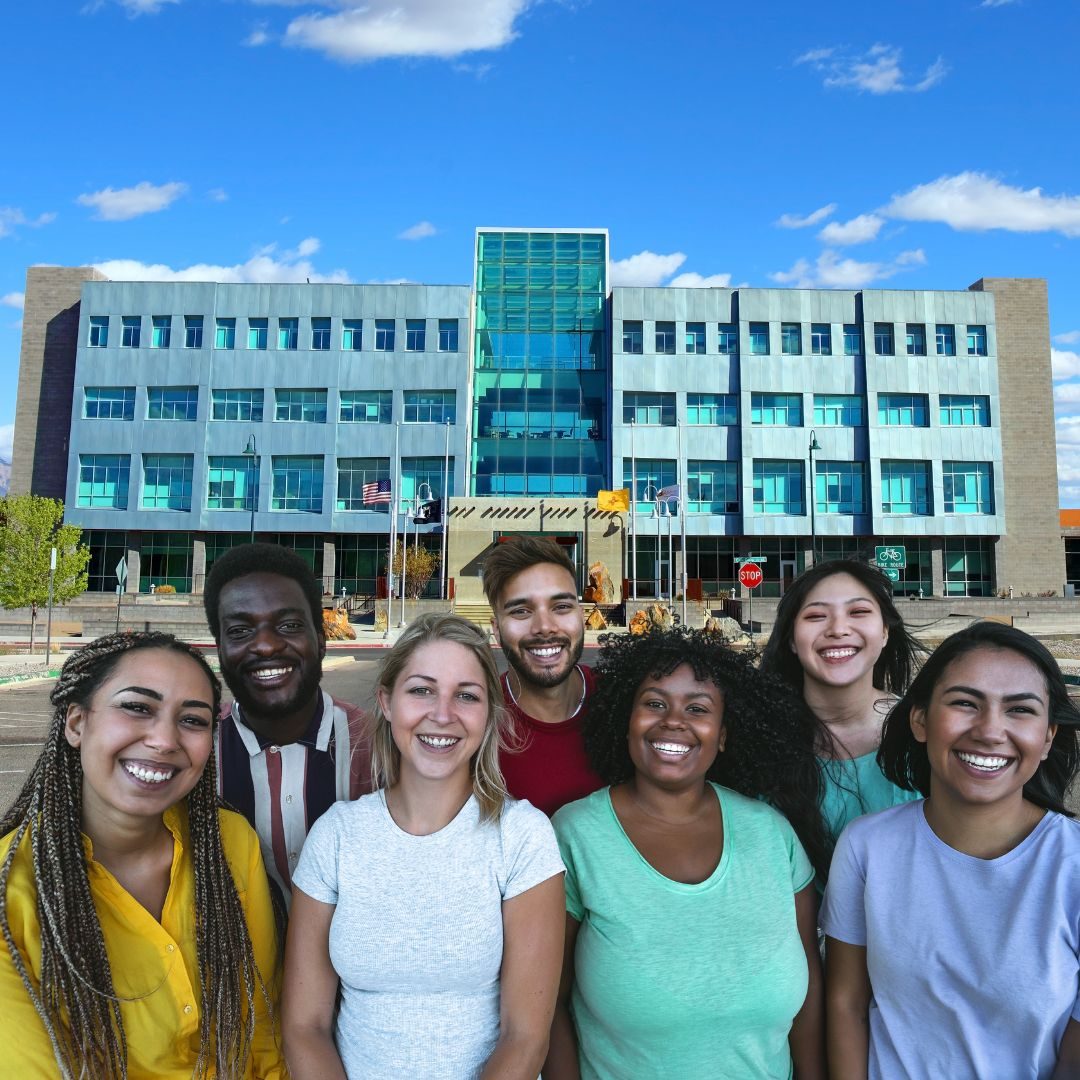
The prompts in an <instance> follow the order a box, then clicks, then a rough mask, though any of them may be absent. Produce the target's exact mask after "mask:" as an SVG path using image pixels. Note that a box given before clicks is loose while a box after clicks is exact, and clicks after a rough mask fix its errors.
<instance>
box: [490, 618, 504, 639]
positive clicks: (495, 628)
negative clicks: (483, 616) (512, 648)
mask: <svg viewBox="0 0 1080 1080" xmlns="http://www.w3.org/2000/svg"><path fill="white" fill-rule="evenodd" d="M491 633H492V634H493V635H494V637H495V642H496V644H498V645H501V644H502V634H500V633H499V620H498V619H496V618H495V616H494V615H492V616H491Z"/></svg>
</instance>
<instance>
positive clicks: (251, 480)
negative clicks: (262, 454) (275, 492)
mask: <svg viewBox="0 0 1080 1080" xmlns="http://www.w3.org/2000/svg"><path fill="white" fill-rule="evenodd" d="M243 456H244V457H246V458H250V461H249V463H248V469H247V483H248V506H249V507H250V508H251V530H250V532H251V543H253V544H254V543H255V503H256V495H255V484H256V482H257V479H258V475H259V473H258V469H259V458H258V456H257V454H256V451H255V436H254V435H253V434H252V435H249V436H248V441H247V446H245V447H244V453H243Z"/></svg>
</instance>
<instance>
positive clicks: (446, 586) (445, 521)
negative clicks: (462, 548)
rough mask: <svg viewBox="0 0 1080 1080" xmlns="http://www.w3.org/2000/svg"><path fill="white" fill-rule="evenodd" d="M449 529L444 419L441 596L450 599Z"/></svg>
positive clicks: (447, 429)
mask: <svg viewBox="0 0 1080 1080" xmlns="http://www.w3.org/2000/svg"><path fill="white" fill-rule="evenodd" d="M449 530H450V421H449V420H447V421H446V449H445V451H444V453H443V485H442V579H443V580H442V585H443V587H442V598H443V599H444V600H449V599H450V575H449V572H448V570H447V568H446V535H447V533H448V532H449Z"/></svg>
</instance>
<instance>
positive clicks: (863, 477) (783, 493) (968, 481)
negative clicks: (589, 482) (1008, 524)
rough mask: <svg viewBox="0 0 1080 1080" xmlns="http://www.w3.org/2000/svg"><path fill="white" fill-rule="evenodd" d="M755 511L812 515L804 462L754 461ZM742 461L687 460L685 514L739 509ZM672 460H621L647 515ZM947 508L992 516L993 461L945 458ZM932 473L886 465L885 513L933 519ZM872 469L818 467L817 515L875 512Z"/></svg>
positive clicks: (853, 464) (837, 464)
mask: <svg viewBox="0 0 1080 1080" xmlns="http://www.w3.org/2000/svg"><path fill="white" fill-rule="evenodd" d="M752 468H753V512H754V513H755V514H793V515H799V516H801V515H803V514H805V513H806V508H805V500H806V491H805V485H806V472H805V469H806V463H805V462H803V461H791V460H776V459H769V458H755V459H754V461H753V463H752ZM738 470H739V463H738V462H735V461H688V462H687V470H686V498H687V509H688V510H689V511H690V512H691V513H695V512H702V513H714V514H724V513H727V514H732V513H738V512H739V497H740V485H739V471H738ZM675 473H676V462H675V460H674V459H671V458H667V459H665V458H651V459H646V458H638V459H637V460H636V461H634V462H628V461H625V460H624V462H623V486H624V487H627V488H630V489H631V490H632V491H635V495H636V504H637V505H636V509H637V511H638V512H639V513H647V512H649V511H650V510H651V509H652V507H653V503H654V501H655V500H656V499H657V498H658V497H659V495H658V493H659V492H660V491H661V490H662V489H663V488H665V487H668V486H669V485H674V484H675V483H676V482H677V481H676V475H675ZM941 475H942V492H941V495H942V510H943V512H944V513H946V514H992V513H993V512H994V482H993V477H994V473H993V464H992V463H991V462H988V461H943V462H942V463H941ZM932 476H933V472H932V468H931V463H930V462H929V461H908V460H883V461H882V462H881V506H880V512H881V513H883V514H912V515H918V516H929V515H931V514H933V513H934V509H933V499H932V489H933V481H932ZM868 479H869V478H868V470H867V463H866V462H865V461H822V460H820V459H819V460H817V461H815V462H814V499H815V509H816V511H817V513H819V514H865V513H868V512H869V505H870V498H869V484H868Z"/></svg>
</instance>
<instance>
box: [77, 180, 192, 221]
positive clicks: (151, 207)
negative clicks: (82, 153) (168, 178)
mask: <svg viewBox="0 0 1080 1080" xmlns="http://www.w3.org/2000/svg"><path fill="white" fill-rule="evenodd" d="M186 191H187V184H182V183H179V182H178V181H173V182H171V183H168V184H158V185H155V184H151V183H150V182H149V181H147V180H143V181H142V183H139V184H136V185H135V186H134V187H129V188H111V187H107V188H102V190H101V191H94V192H90V193H89V194H83V195H80V196H79V197H78V198H77V199H76V200H75V201H76V202H77V203H78V204H79V205H80V206H90V207H92V208H93V209H94V210H96V211H97V212H96V213H95V214H94V217H95V218H97V220H98V221H130V220H131V219H132V218H137V217H141V216H142V215H143V214H156V213H157V212H158V211H159V210H165V209H166V208H168V207H169V206H171V205H172V204H173V203H174V202H175V201H176V200H177V199H178V198H180V196H181V195H183V194H184V192H186Z"/></svg>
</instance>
